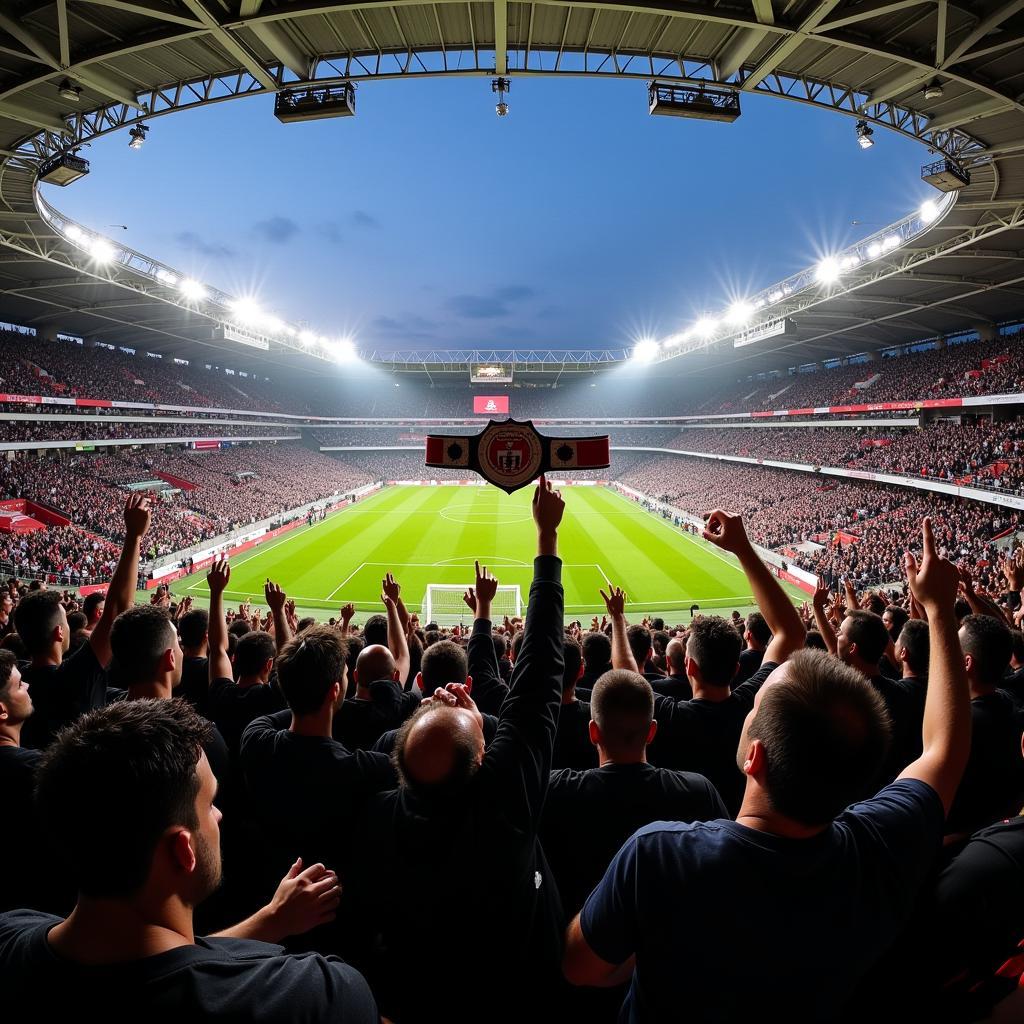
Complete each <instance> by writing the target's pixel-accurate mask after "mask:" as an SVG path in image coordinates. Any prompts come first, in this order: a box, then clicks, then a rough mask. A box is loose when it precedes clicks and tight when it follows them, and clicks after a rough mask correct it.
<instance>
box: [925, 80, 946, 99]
mask: <svg viewBox="0 0 1024 1024" xmlns="http://www.w3.org/2000/svg"><path fill="white" fill-rule="evenodd" d="M924 98H925V99H926V100H941V99H942V86H941V85H939V83H938V82H932V83H931V85H926V86H925V87H924Z"/></svg>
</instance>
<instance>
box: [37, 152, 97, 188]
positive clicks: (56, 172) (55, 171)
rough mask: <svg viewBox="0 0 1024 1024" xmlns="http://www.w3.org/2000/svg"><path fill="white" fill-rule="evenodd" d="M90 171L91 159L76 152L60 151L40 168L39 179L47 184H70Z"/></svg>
mask: <svg viewBox="0 0 1024 1024" xmlns="http://www.w3.org/2000/svg"><path fill="white" fill-rule="evenodd" d="M88 173H89V161H88V160H85V159H84V158H83V157H80V156H76V155H75V154H74V153H58V154H57V155H56V156H54V157H50V159H49V160H47V161H46V163H44V164H43V165H42V166H41V167H40V168H39V180H40V181H45V182H46V183H47V185H65V186H66V185H70V184H71V182H73V181H78V179H79V178H84V177H85V176H86V175H87V174H88Z"/></svg>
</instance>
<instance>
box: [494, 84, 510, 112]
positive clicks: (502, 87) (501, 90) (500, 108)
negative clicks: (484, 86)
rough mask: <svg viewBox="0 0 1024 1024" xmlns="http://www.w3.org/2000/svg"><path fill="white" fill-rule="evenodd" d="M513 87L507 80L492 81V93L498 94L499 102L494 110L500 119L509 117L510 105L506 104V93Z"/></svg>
mask: <svg viewBox="0 0 1024 1024" xmlns="http://www.w3.org/2000/svg"><path fill="white" fill-rule="evenodd" d="M511 87H512V83H511V82H509V80H508V79H507V78H492V79H491V92H495V93H497V94H498V102H497V103H496V104H495V106H494V109H495V112H496V113H497V115H498V117H507V116H508V103H506V102H505V93H507V92H508V91H509V89H510V88H511Z"/></svg>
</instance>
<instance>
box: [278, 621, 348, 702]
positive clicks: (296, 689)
mask: <svg viewBox="0 0 1024 1024" xmlns="http://www.w3.org/2000/svg"><path fill="white" fill-rule="evenodd" d="M345 653H346V647H345V640H344V638H343V637H342V636H341V634H340V633H339V632H338V631H337V630H336V629H331V627H330V626H310V627H309V629H306V630H303V631H302V632H301V633H299V634H298V635H297V636H293V637H292V638H291V640H289V641H288V642H287V643H286V644H285V645H284V648H283V649H282V651H281V653H280V654H279V655H278V657H277V683H278V686H280V687H281V692H282V693H283V694H284V699H285V700H286V701H288V707H290V708H291V709H292V713H293V714H296V715H311V714H313V713H314V712H315V711H319V710H320V708H321V707H322V706H323V703H324V701H325V700H326V699H327V694H328V693H330V691H331V687H332V686H333V685H334V684H335V683H338V682H341V679H342V674H343V671H344V668H345Z"/></svg>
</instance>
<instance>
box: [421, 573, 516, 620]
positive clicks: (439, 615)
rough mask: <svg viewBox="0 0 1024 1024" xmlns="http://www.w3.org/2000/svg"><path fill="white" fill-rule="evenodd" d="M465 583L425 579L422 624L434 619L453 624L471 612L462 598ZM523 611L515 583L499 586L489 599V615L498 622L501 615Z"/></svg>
mask: <svg viewBox="0 0 1024 1024" xmlns="http://www.w3.org/2000/svg"><path fill="white" fill-rule="evenodd" d="M466 589H467V588H466V587H465V586H462V585H456V584H451V583H428V584H427V592H426V594H425V595H424V597H423V614H422V615H421V616H420V618H421V619H422V621H423V624H424V625H426V624H427V623H428V622H436V623H437V624H438V625H439V626H447V625H454V624H455V623H456V622H461V621H463V620H464V619H465V618H466V617H467V616H468V617H469V618H472V617H473V612H472V611H471V610H470V608H469V606H468V605H467V604H466V603H465V601H463V600H462V595H463V594H465V592H466ZM522 614H523V595H522V592H521V591H520V589H519V586H518V585H507V586H502V585H499V586H498V592H497V593H496V594H495V595H494V600H493V601H492V602H491V617H492V619H494V620H495V621H498V622H500V621H501V620H502V618H504V616H506V615H507V616H508V617H509V618H510V619H511V618H515V617H517V616H522Z"/></svg>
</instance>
